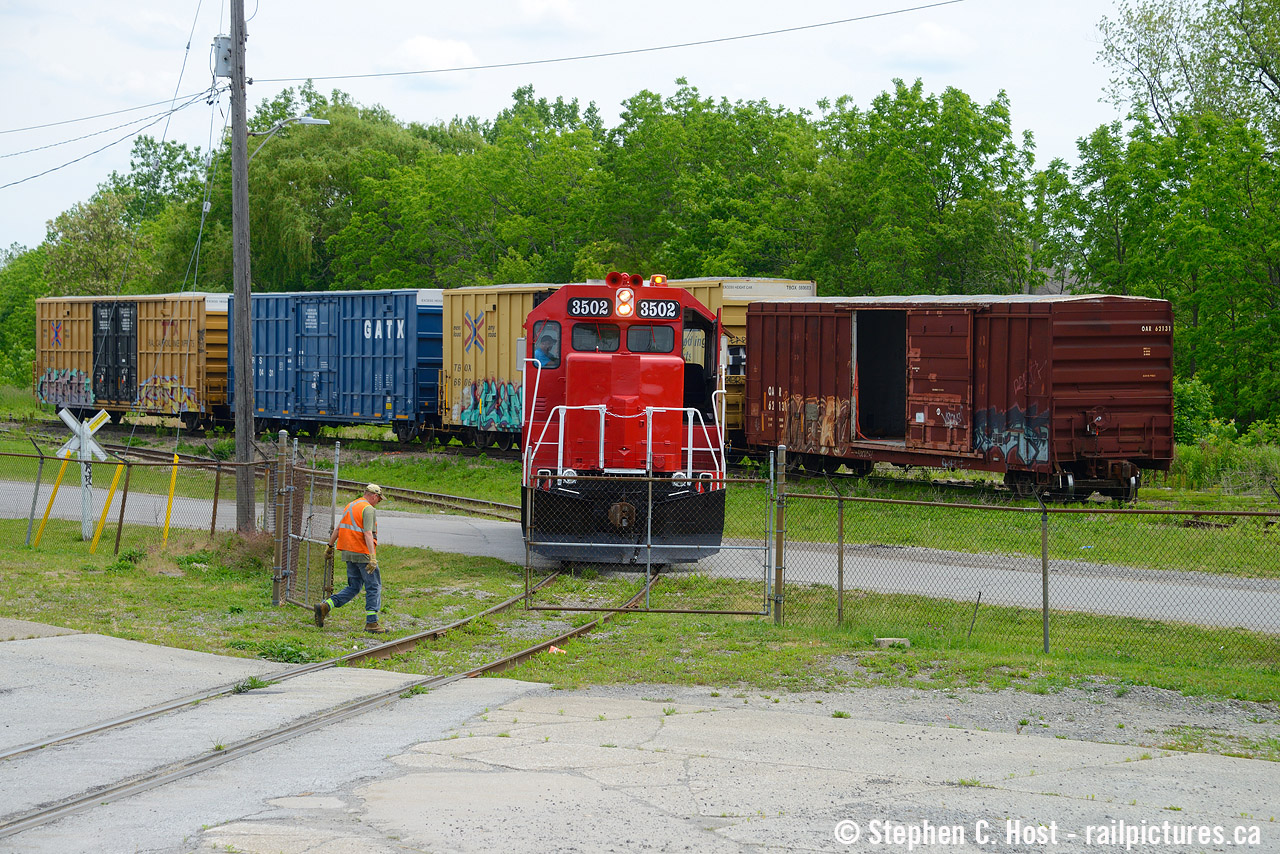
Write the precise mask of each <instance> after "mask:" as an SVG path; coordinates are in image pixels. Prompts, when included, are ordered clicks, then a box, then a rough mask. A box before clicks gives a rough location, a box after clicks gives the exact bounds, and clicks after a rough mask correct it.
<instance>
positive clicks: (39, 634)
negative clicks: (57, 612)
mask: <svg viewBox="0 0 1280 854" xmlns="http://www.w3.org/2000/svg"><path fill="white" fill-rule="evenodd" d="M78 634H80V632H79V631H77V630H76V629H64V628H62V627H61V626H50V625H46V624H44V623H32V622H29V621H27V620H14V619H11V618H9V617H0V642H3V641H11V640H28V639H30V638H52V637H57V636H58V635H78Z"/></svg>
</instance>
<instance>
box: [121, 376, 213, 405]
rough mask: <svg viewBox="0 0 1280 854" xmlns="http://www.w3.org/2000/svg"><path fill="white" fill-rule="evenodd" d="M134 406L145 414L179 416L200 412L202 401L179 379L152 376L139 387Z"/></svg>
mask: <svg viewBox="0 0 1280 854" xmlns="http://www.w3.org/2000/svg"><path fill="white" fill-rule="evenodd" d="M133 405H134V406H135V407H136V408H137V409H139V410H141V411H143V412H161V413H165V414H170V415H172V414H177V413H179V412H199V411H200V401H199V398H198V397H197V396H196V393H195V392H194V391H193V390H192V389H190V388H188V387H187V386H185V385H183V384H182V380H180V379H179V378H178V377H162V376H158V375H156V374H152V375H151V376H150V377H148V378H147V381H146V382H144V383H143V384H142V385H141V386H139V387H138V397H137V399H136V400H134V402H133Z"/></svg>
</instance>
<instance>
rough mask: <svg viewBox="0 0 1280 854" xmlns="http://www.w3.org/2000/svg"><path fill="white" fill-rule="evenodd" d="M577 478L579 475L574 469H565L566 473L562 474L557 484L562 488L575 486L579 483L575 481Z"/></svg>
mask: <svg viewBox="0 0 1280 854" xmlns="http://www.w3.org/2000/svg"><path fill="white" fill-rule="evenodd" d="M577 476H578V473H577V472H576V471H574V470H573V469H565V470H564V471H562V472H560V480H558V481H557V483H559V484H560V485H561V486H573V485H574V484H575V483H577V481H576V480H574V478H576V477H577Z"/></svg>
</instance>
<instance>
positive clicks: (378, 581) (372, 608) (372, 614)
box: [331, 561, 382, 623]
mask: <svg viewBox="0 0 1280 854" xmlns="http://www.w3.org/2000/svg"><path fill="white" fill-rule="evenodd" d="M362 586H363V587H364V618H365V621H366V622H369V623H376V622H378V609H379V608H381V607H382V577H381V576H380V575H379V574H378V570H376V569H369V564H367V563H356V562H355V561H347V586H346V587H344V588H343V589H342V590H341V591H340V592H338V593H335V594H334V595H333V598H332V600H331V601H332V602H333V607H335V608H341V607H342V606H343V605H345V604H347V603H348V602H350V601H351V600H352V599H354V598H356V594H357V593H359V592H360V588H361V587H362Z"/></svg>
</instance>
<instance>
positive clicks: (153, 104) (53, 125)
mask: <svg viewBox="0 0 1280 854" xmlns="http://www.w3.org/2000/svg"><path fill="white" fill-rule="evenodd" d="M204 94H206V93H205V92H193V93H191V94H190V95H183V96H181V97H183V98H196V97H200V96H201V95H204ZM172 102H173V99H172V98H166V99H165V100H163V101H152V102H151V103H150V104H142V105H141V106H137V107H125V108H124V109H123V110H112V111H111V112H109V113H98V114H97V115H96V116H81V117H80V118H78V119H64V120H63V121H60V122H49V123H48V124H44V125H29V126H28V127H24V128H9V129H8V130H0V135H2V134H6V133H22V132H24V131H29V130H44V129H45V128H56V127H60V126H62V125H73V124H76V123H77V122H89V121H93V120H94V119H105V118H109V117H111V116H118V115H120V114H121V113H134V112H137V111H138V110H145V109H148V108H150V107H159V106H162V105H164V104H170V103H172ZM129 124H132V122H130V123H129ZM122 127H123V126H122Z"/></svg>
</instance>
